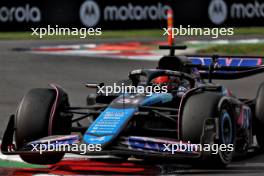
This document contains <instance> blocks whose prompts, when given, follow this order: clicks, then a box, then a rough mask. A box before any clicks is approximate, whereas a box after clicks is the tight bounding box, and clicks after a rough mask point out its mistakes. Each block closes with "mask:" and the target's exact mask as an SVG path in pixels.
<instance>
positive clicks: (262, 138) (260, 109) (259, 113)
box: [253, 82, 264, 151]
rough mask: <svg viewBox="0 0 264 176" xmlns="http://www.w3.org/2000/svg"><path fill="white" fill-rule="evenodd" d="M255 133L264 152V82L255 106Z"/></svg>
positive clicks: (260, 87)
mask: <svg viewBox="0 0 264 176" xmlns="http://www.w3.org/2000/svg"><path fill="white" fill-rule="evenodd" d="M255 116H256V118H255V119H253V121H254V125H255V127H254V131H255V134H256V137H257V141H258V145H259V147H260V149H261V150H262V151H264V130H263V129H264V82H263V83H262V84H261V85H260V86H259V89H258V92H257V96H256V105H255Z"/></svg>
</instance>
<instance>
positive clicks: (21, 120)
mask: <svg viewBox="0 0 264 176" xmlns="http://www.w3.org/2000/svg"><path fill="white" fill-rule="evenodd" d="M55 98H56V96H55V90H53V89H32V90H31V91H30V92H28V93H27V94H26V95H25V96H24V98H23V99H22V101H21V103H20V105H19V107H18V110H17V113H16V116H15V126H16V130H15V141H16V144H17V148H18V149H22V148H23V146H25V144H27V143H28V142H32V141H34V140H37V139H40V138H42V137H46V136H48V135H49V134H48V125H49V118H50V112H51V109H52V106H53V104H54V101H55ZM58 103H59V106H58V107H59V108H58V110H56V114H55V116H54V122H53V123H54V124H53V126H52V135H54V134H62V133H63V134H66V133H69V127H70V125H71V124H69V123H70V121H69V120H67V118H66V119H62V117H60V115H59V114H60V112H59V109H61V108H63V107H64V106H66V105H68V99H67V95H66V94H65V95H63V96H62V98H61V102H58ZM56 124H60V125H56ZM59 126H60V127H59ZM62 126H63V128H64V129H60V128H61V127H62ZM66 128H67V129H66ZM63 156H64V153H56V154H54V153H52V154H51V153H49V154H35V153H34V154H21V155H20V157H21V158H22V160H24V161H25V162H28V163H32V164H54V163H57V162H59V161H60V160H61V159H62V158H63Z"/></svg>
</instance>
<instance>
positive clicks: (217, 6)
mask: <svg viewBox="0 0 264 176" xmlns="http://www.w3.org/2000/svg"><path fill="white" fill-rule="evenodd" d="M208 17H209V20H210V22H211V23H212V24H214V25H229V26H264V1H263V0H233V1H230V0H210V2H209V5H208Z"/></svg>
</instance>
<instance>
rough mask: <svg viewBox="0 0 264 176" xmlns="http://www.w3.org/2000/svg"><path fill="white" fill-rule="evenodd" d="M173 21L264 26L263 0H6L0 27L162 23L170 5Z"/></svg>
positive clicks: (148, 25) (1, 6)
mask: <svg viewBox="0 0 264 176" xmlns="http://www.w3.org/2000/svg"><path fill="white" fill-rule="evenodd" d="M169 9H172V10H173V12H174V23H175V24H174V26H180V25H186V26H187V25H191V26H200V27H214V26H263V25H264V23H263V20H264V1H263V0H166V1H164V0H151V1H142V0H133V1H129V0H111V1H106V0H74V1H73V0H56V1H53V0H37V1H36V0H1V1H0V30H9V31H10V30H30V29H31V28H32V27H33V28H36V27H45V26H47V25H51V26H55V25H58V26H60V27H77V28H82V27H88V28H90V27H93V28H94V27H95V28H96V27H99V28H102V29H103V30H106V29H110V30H115V29H116V30H122V29H142V28H143V29H147V28H150V29H152V28H163V27H166V26H167V22H166V18H167V11H168V10H169Z"/></svg>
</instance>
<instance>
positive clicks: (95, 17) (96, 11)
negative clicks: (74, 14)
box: [80, 0, 101, 27]
mask: <svg viewBox="0 0 264 176" xmlns="http://www.w3.org/2000/svg"><path fill="white" fill-rule="evenodd" d="M100 16H101V12H100V8H99V5H98V4H97V3H96V2H95V1H93V0H87V1H84V3H83V4H82V5H81V7H80V20H81V22H82V24H83V25H84V26H86V27H93V26H96V25H97V24H98V22H99V20H100Z"/></svg>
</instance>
